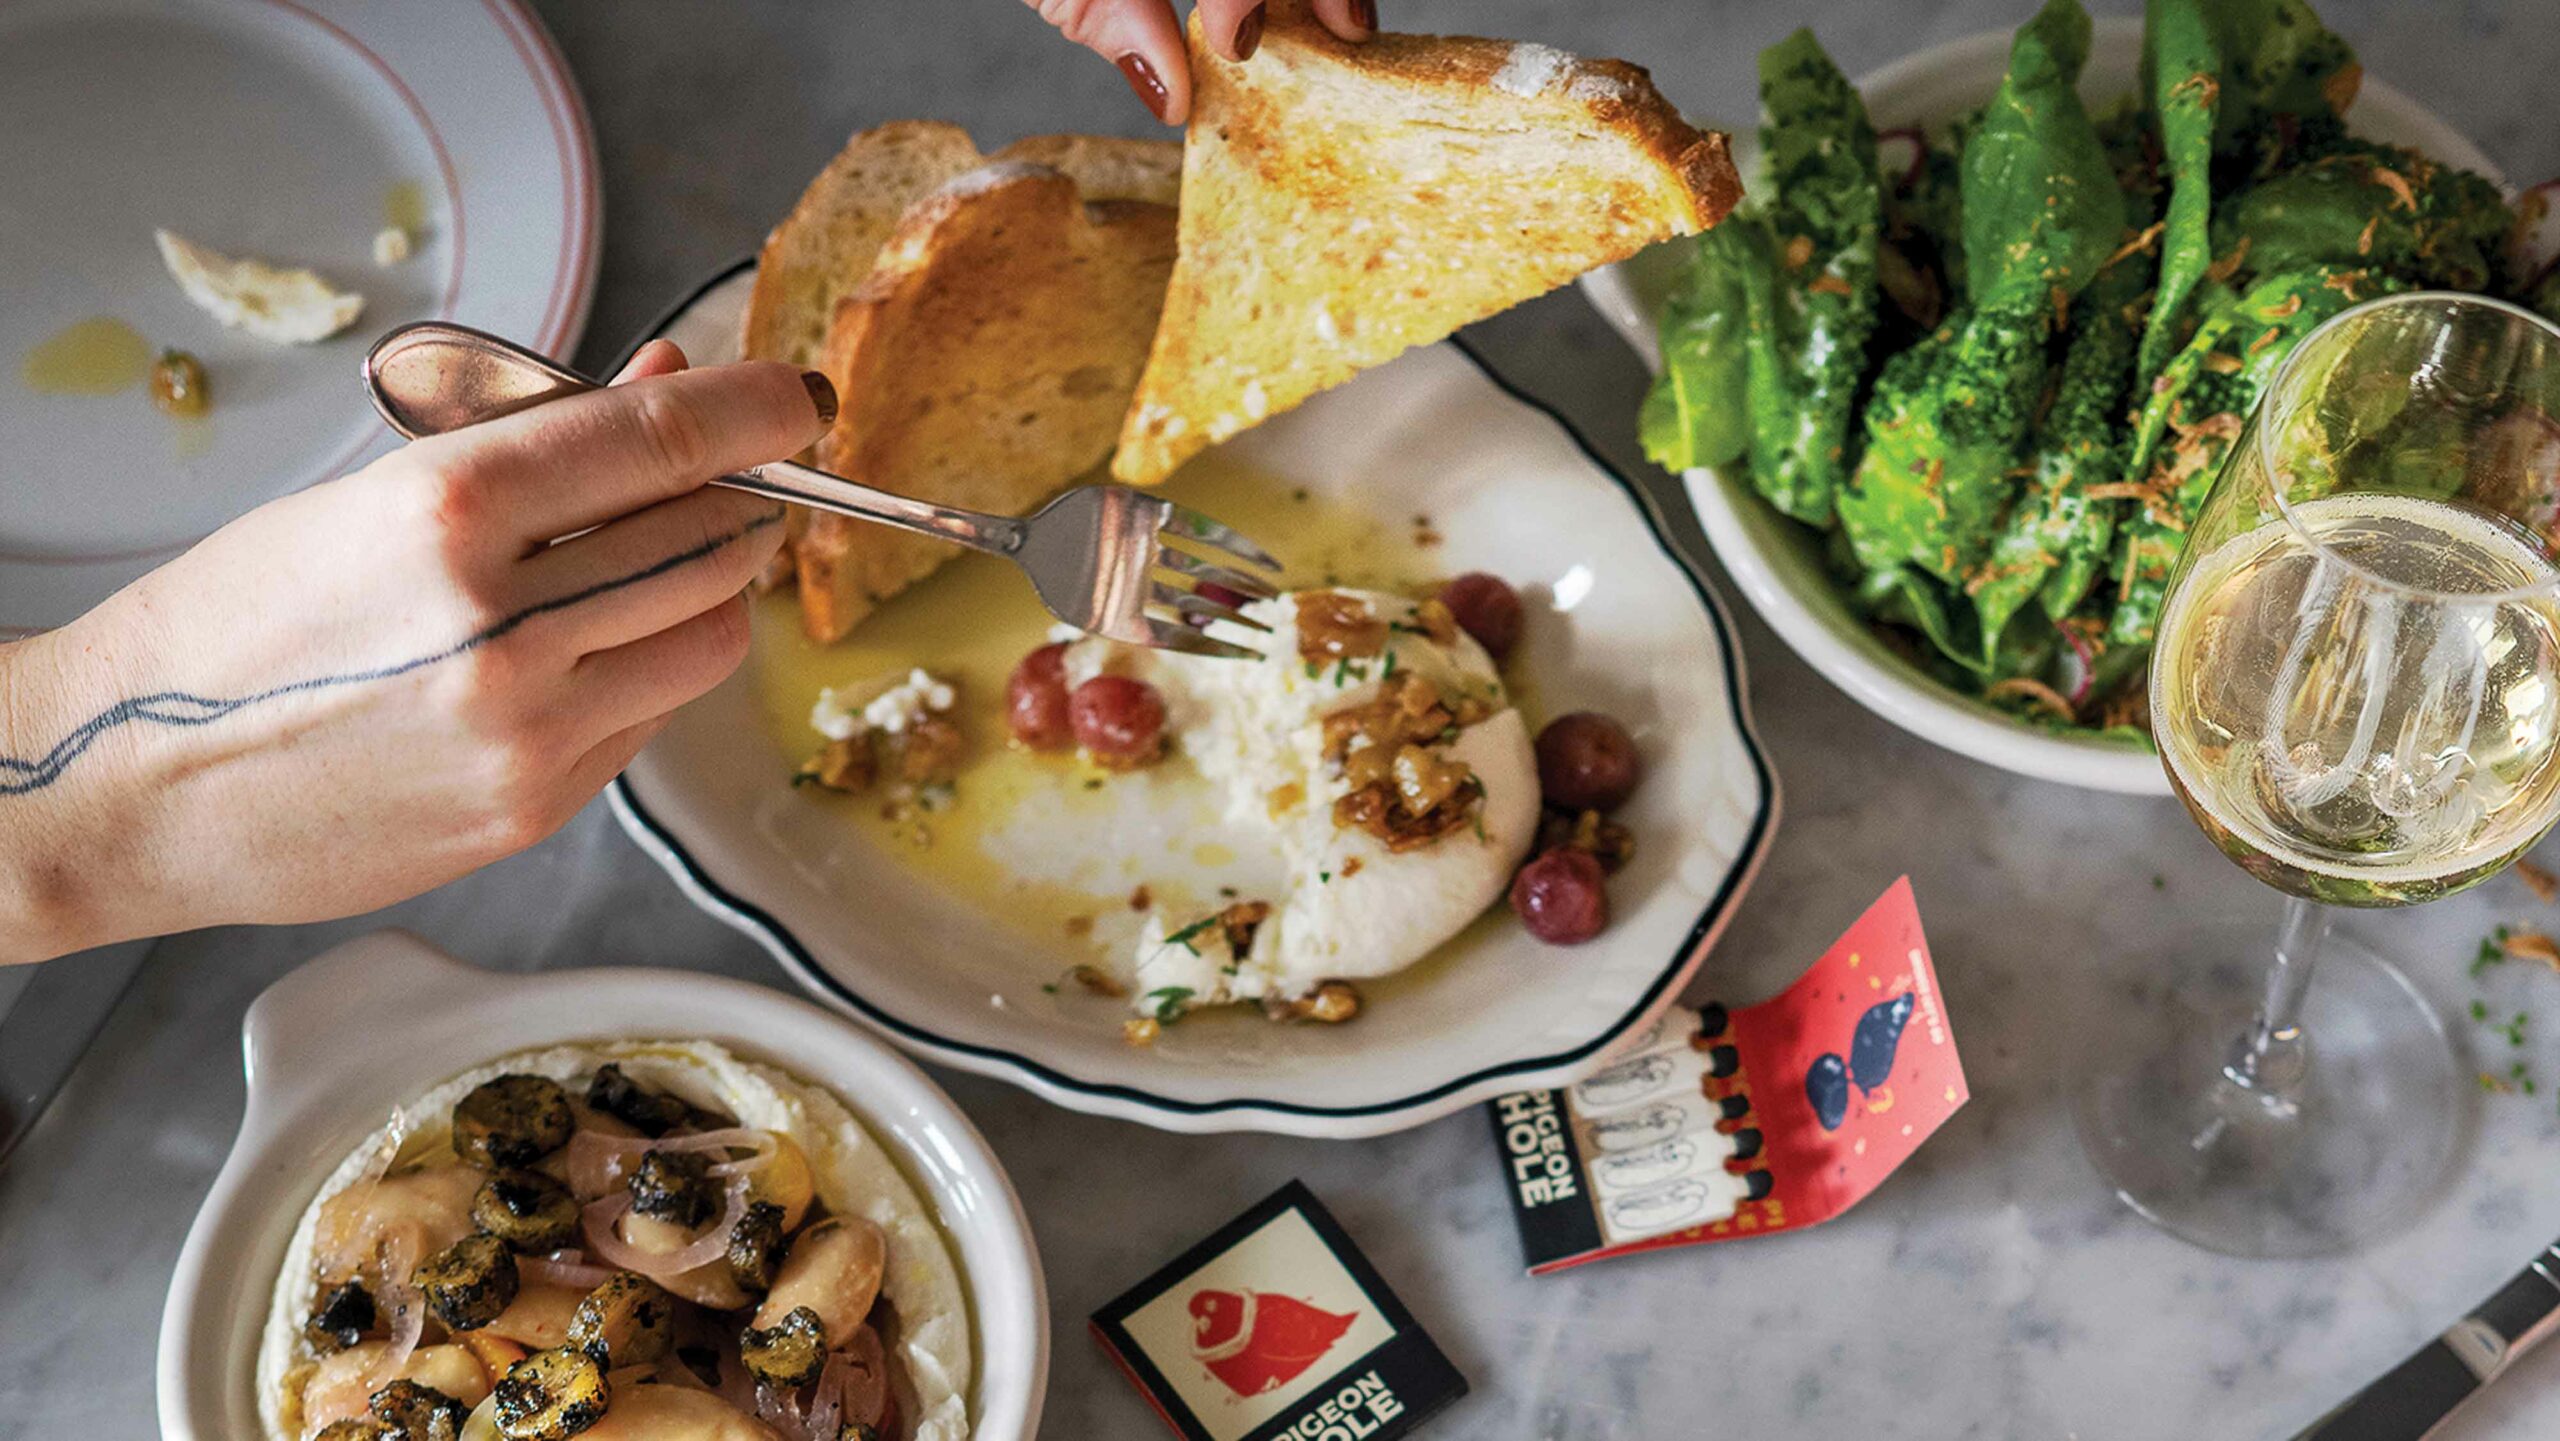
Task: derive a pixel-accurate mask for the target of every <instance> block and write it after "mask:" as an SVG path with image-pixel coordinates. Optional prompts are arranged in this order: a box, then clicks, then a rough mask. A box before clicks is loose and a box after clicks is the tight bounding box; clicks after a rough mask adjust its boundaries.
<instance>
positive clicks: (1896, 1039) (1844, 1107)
mask: <svg viewBox="0 0 2560 1441" xmlns="http://www.w3.org/2000/svg"><path fill="white" fill-rule="evenodd" d="M1910 1021H1911V993H1910V992H1909V991H1904V992H1903V993H1902V994H1901V995H1898V996H1896V997H1894V998H1893V999H1892V1000H1889V1001H1878V1002H1877V1003H1876V1004H1874V1005H1872V1006H1869V1007H1867V1010H1866V1014H1864V1015H1862V1016H1860V1017H1858V1027H1857V1029H1856V1030H1855V1031H1853V1032H1851V1033H1850V1036H1849V1059H1848V1060H1846V1061H1843V1060H1841V1059H1840V1057H1839V1055H1838V1054H1837V1053H1835V1052H1830V1051H1825V1052H1824V1053H1823V1054H1821V1055H1819V1056H1816V1057H1814V1058H1813V1064H1812V1065H1811V1066H1810V1067H1808V1068H1806V1070H1805V1074H1804V1095H1805V1099H1806V1100H1808V1101H1811V1102H1812V1103H1813V1115H1814V1119H1815V1120H1818V1121H1820V1122H1821V1123H1822V1129H1824V1130H1826V1131H1836V1130H1839V1129H1840V1127H1841V1125H1842V1123H1844V1122H1846V1121H1847V1120H1848V1119H1849V1087H1850V1085H1851V1084H1852V1083H1854V1084H1855V1085H1856V1086H1857V1088H1858V1089H1859V1091H1861V1092H1863V1093H1864V1094H1865V1096H1866V1098H1867V1109H1868V1110H1870V1111H1883V1110H1889V1109H1891V1107H1892V1105H1893V1092H1892V1091H1891V1090H1890V1089H1889V1088H1887V1087H1886V1085H1885V1081H1886V1079H1887V1078H1889V1077H1890V1076H1892V1075H1893V1057H1894V1053H1895V1052H1897V1051H1899V1050H1900V1049H1901V1048H1902V1028H1903V1027H1904V1026H1905V1025H1908V1024H1909V1023H1910Z"/></svg>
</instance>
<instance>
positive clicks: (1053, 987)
mask: <svg viewBox="0 0 2560 1441" xmlns="http://www.w3.org/2000/svg"><path fill="white" fill-rule="evenodd" d="M1040 989H1041V990H1042V991H1044V992H1046V993H1047V994H1049V995H1052V996H1054V995H1056V994H1057V993H1058V983H1057V982H1056V981H1051V982H1049V983H1048V984H1046V985H1043V986H1042V987H1041V988H1040Z"/></svg>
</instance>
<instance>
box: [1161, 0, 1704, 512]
mask: <svg viewBox="0 0 2560 1441" xmlns="http://www.w3.org/2000/svg"><path fill="white" fill-rule="evenodd" d="M1190 37H1191V65H1192V75H1193V77H1194V80H1193V100H1192V118H1191V126H1190V131H1189V135H1188V138H1187V139H1186V141H1185V144H1184V149H1183V159H1182V230H1181V256H1180V258H1179V259H1178V260H1177V261H1176V262H1175V265H1174V272H1173V283H1172V290H1171V293H1170V294H1169V295H1168V296H1167V298H1166V301H1165V307H1164V320H1163V323H1162V325H1161V326H1160V328H1159V329H1158V330H1157V332H1156V337H1155V343H1154V346H1153V349H1152V351H1151V353H1150V354H1149V356H1148V359H1147V366H1146V372H1145V375H1144V376H1143V377H1142V378H1141V379H1140V381H1139V382H1138V391H1137V396H1136V399H1135V401H1134V403H1133V404H1132V405H1131V407H1130V411H1129V415H1128V419H1127V421H1126V423H1125V425H1124V427H1123V428H1122V431H1121V434H1120V445H1119V452H1118V454H1117V455H1116V456H1115V457H1114V459H1113V461H1112V467H1111V468H1112V473H1113V474H1114V475H1116V476H1118V477H1119V478H1120V479H1122V480H1124V481H1128V482H1130V483H1132V484H1138V485H1149V484H1153V483H1155V482H1157V481H1161V480H1163V479H1164V478H1165V477H1166V476H1167V475H1170V474H1171V473H1172V472H1173V470H1174V468H1175V467H1177V466H1179V465H1180V464H1181V463H1182V462H1183V461H1184V460H1185V459H1187V458H1188V457H1190V456H1191V455H1193V454H1195V453H1196V452H1198V451H1199V450H1201V449H1202V448H1203V447H1205V446H1208V445H1211V444H1214V443H1216V442H1218V441H1220V440H1224V439H1226V438H1227V437H1229V436H1231V435H1234V434H1235V433H1237V432H1238V431H1241V430H1244V429H1245V428H1247V427H1249V426H1252V425H1254V424H1256V423H1258V422H1260V421H1261V420H1263V419H1264V418H1265V417H1267V416H1271V415H1276V414H1278V413H1279V412H1281V411H1284V410H1287V409H1289V408H1290V407H1292V406H1294V405H1297V404H1298V403H1299V402H1301V401H1303V400H1305V399H1306V398H1307V397H1308V396H1310V395H1313V394H1315V393H1316V392H1317V391H1319V390H1323V389H1326V388H1328V387H1330V386H1334V385H1339V384H1341V383H1342V382H1343V381H1345V380H1348V379H1350V378H1351V377H1352V376H1354V375H1356V374H1358V373H1359V372H1360V371H1363V370H1366V369H1368V368H1370V367H1372V366H1375V365H1379V364H1381V363H1383V362H1385V361H1387V360H1389V359H1392V358H1393V357H1394V356H1396V355H1398V354H1400V353H1401V352H1403V351H1405V350H1407V349H1409V348H1411V347H1413V346H1417V345H1425V344H1429V343H1430V342H1433V341H1436V340H1439V339H1442V338H1443V337H1445V336H1447V335H1449V334H1450V333H1451V332H1453V331H1455V330H1456V329H1457V328H1458V327H1460V326H1462V325H1465V324H1467V323H1469V322H1471V321H1475V320H1481V319H1483V318H1484V317H1486V316H1489V315H1492V314H1495V313H1496V312H1498V311H1502V310H1505V309H1508V308H1509V307H1511V306H1513V305H1516V304H1518V303H1519V302H1521V301H1523V300H1527V299H1529V298H1531V297H1532V296H1536V295H1540V294H1543V293H1545V292H1547V291H1549V290H1553V289H1555V288H1556V287H1558V286H1560V285H1563V284H1565V283H1566V282H1568V281H1571V280H1572V279H1574V278H1575V277H1576V276H1578V275H1581V274H1582V273H1583V272H1585V271H1587V270H1590V269H1593V268H1594V267H1596V266H1600V265H1604V264H1607V263H1608V262H1610V261H1613V260H1620V259H1624V258H1625V257H1627V256H1629V255H1632V254H1634V253H1635V252H1636V251H1638V250H1641V249H1643V248H1644V247H1645V246H1647V245H1651V244H1653V243H1654V242H1656V241H1660V240H1665V239H1669V238H1670V237H1672V236H1675V235H1689V234H1695V233H1696V232H1698V231H1700V230H1704V229H1706V228H1707V227H1708V226H1711V225H1713V224H1715V223H1716V222H1717V221H1719V220H1721V219H1723V218H1724V215H1725V212H1727V211H1728V210H1731V209H1732V208H1733V204H1734V202H1735V201H1736V200H1737V199H1739V198H1740V196H1741V193H1742V186H1741V182H1740V180H1739V179H1738V178H1737V177H1736V176H1735V174H1734V168H1733V160H1732V157H1731V156H1730V154H1729V153H1728V152H1727V148H1726V143H1725V137H1724V136H1723V135H1720V134H1716V133H1714V132H1710V131H1701V130H1698V129H1695V128H1693V127H1692V126H1690V125H1689V124H1688V123H1687V122H1686V121H1684V120H1682V119H1681V118H1680V115H1679V112H1678V111H1676V110H1675V109H1673V108H1672V106H1671V104H1670V102H1669V101H1666V100H1664V99H1663V98H1662V96H1661V94H1660V93H1659V92H1658V91H1656V90H1655V89H1654V87H1653V82H1652V79H1651V78H1650V77H1649V76H1648V75H1647V74H1646V73H1645V72H1644V71H1643V70H1641V69H1639V68H1638V67H1636V66H1633V65H1628V64H1624V63H1622V62H1619V61H1614V60H1578V59H1575V58H1574V57H1572V56H1569V55H1566V54H1563V53H1562V52H1560V51H1556V50H1550V49H1548V48H1546V47H1544V46H1538V45H1515V44H1512V43H1510V42H1508V41H1501V40H1478V39H1471V38H1466V37H1457V36H1427V35H1388V34H1382V35H1378V36H1375V37H1373V38H1371V39H1370V40H1369V41H1367V42H1366V43H1363V44H1352V43H1349V42H1346V41H1342V40H1339V39H1336V38H1335V37H1334V36H1333V35H1332V33H1331V32H1329V31H1327V30H1326V29H1325V28H1324V27H1323V26H1322V25H1320V24H1318V23H1317V22H1316V20H1315V18H1314V16H1313V14H1312V12H1311V11H1310V10H1309V8H1308V5H1307V0H1270V6H1269V9H1268V11H1267V19H1266V23H1265V25H1264V28H1263V38H1262V45H1261V48H1260V49H1259V50H1258V51H1256V52H1255V54H1254V55H1253V57H1252V58H1251V59H1250V60H1248V61H1245V62H1243V63H1241V64H1238V63H1236V62H1233V61H1230V60H1227V59H1224V58H1222V57H1221V56H1219V55H1218V54H1217V53H1216V52H1215V51H1213V50H1212V49H1210V47H1209V46H1208V44H1207V43H1206V40H1205V38H1204V36H1203V33H1202V30H1201V24H1200V17H1199V15H1198V13H1197V12H1196V11H1195V12H1194V14H1193V15H1192V18H1191V26H1190Z"/></svg>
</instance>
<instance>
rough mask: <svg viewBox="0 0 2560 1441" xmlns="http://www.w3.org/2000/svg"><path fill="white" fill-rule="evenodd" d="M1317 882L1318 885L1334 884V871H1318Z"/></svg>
mask: <svg viewBox="0 0 2560 1441" xmlns="http://www.w3.org/2000/svg"><path fill="white" fill-rule="evenodd" d="M1316 884H1317V885H1320V886H1329V885H1332V884H1333V872H1331V871H1318V872H1316Z"/></svg>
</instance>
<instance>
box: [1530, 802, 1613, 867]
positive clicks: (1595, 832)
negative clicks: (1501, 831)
mask: <svg viewBox="0 0 2560 1441" xmlns="http://www.w3.org/2000/svg"><path fill="white" fill-rule="evenodd" d="M1548 851H1584V852H1588V853H1589V854H1590V855H1591V857H1592V858H1593V859H1595V860H1597V861H1599V862H1600V869H1602V870H1604V871H1607V872H1610V873H1612V874H1615V873H1616V871H1617V869H1618V868H1619V867H1620V866H1623V865H1625V864H1626V863H1627V862H1628V861H1630V860H1632V859H1634V857H1635V853H1636V836H1635V832H1633V831H1631V830H1628V829H1627V828H1626V827H1625V826H1622V825H1620V824H1618V823H1617V822H1616V821H1613V820H1610V819H1609V818H1608V817H1606V816H1604V815H1602V814H1600V813H1599V812H1598V811H1583V812H1581V813H1579V814H1576V813H1575V812H1572V811H1562V810H1553V809H1550V810H1549V811H1548V812H1547V813H1546V815H1545V816H1544V817H1543V818H1542V819H1541V820H1540V821H1539V822H1538V853H1539V854H1540V855H1544V854H1546V853H1547V852H1548Z"/></svg>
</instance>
